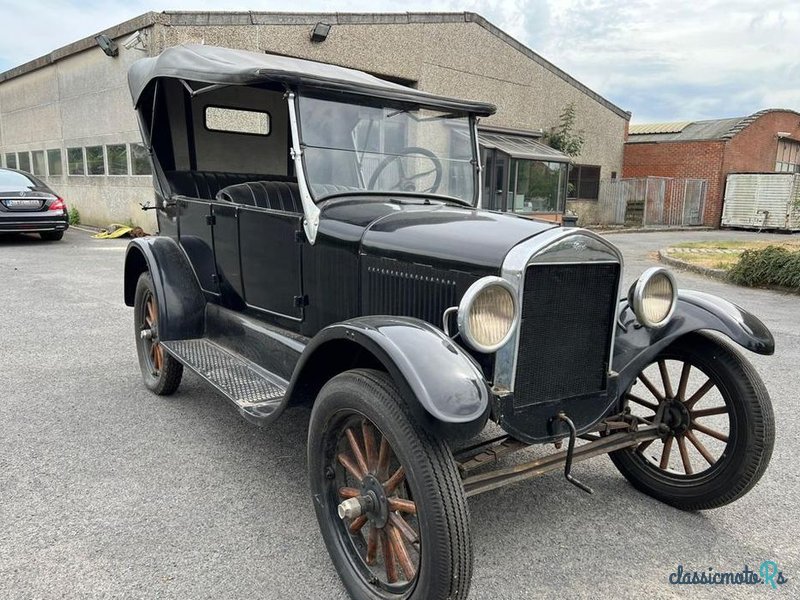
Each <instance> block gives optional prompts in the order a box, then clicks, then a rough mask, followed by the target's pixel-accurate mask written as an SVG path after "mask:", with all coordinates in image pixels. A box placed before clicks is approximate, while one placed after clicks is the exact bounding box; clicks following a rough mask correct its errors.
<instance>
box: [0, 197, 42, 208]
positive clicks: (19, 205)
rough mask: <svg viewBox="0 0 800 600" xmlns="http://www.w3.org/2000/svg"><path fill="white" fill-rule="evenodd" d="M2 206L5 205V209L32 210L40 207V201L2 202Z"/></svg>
mask: <svg viewBox="0 0 800 600" xmlns="http://www.w3.org/2000/svg"><path fill="white" fill-rule="evenodd" d="M3 204H5V205H6V208H11V209H28V210H31V209H34V208H40V207H41V206H42V201H41V200H28V199H21V200H3Z"/></svg>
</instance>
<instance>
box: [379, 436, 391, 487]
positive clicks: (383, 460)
mask: <svg viewBox="0 0 800 600" xmlns="http://www.w3.org/2000/svg"><path fill="white" fill-rule="evenodd" d="M391 459H392V447H391V446H390V445H389V440H387V439H386V437H383V438H381V447H380V450H379V452H378V470H377V473H376V475H377V476H378V478H379V479H382V478H384V477H386V475H387V471H388V470H389V461H390V460H391Z"/></svg>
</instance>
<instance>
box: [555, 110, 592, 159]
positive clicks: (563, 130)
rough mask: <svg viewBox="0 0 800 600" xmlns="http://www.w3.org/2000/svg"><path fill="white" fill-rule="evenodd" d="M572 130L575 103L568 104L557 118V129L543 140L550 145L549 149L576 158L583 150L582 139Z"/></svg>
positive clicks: (573, 127)
mask: <svg viewBox="0 0 800 600" xmlns="http://www.w3.org/2000/svg"><path fill="white" fill-rule="evenodd" d="M574 129H575V103H574V102H570V103H569V104H567V106H566V107H565V108H564V110H563V112H562V113H561V116H560V117H559V124H558V127H557V128H553V130H552V131H551V132H550V133H547V134H545V140H546V141H547V143H548V144H550V147H552V148H555V149H556V150H559V151H561V152H563V153H564V154H566V155H567V156H571V157H575V156H578V155H579V154H580V153H581V149H582V148H583V142H584V139H583V136H582V135H581V134H580V133H578V132H576V131H575V130H574Z"/></svg>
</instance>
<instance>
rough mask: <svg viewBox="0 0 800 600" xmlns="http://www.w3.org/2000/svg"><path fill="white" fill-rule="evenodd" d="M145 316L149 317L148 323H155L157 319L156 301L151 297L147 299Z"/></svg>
mask: <svg viewBox="0 0 800 600" xmlns="http://www.w3.org/2000/svg"><path fill="white" fill-rule="evenodd" d="M147 316H148V317H150V323H155V322H156V320H157V319H158V313H157V312H156V303H155V302H154V301H153V297H152V296H151V297H150V298H148V299H147Z"/></svg>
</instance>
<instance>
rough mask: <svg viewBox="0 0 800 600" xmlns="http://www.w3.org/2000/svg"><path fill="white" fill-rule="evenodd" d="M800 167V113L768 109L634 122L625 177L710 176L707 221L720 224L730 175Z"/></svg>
mask: <svg viewBox="0 0 800 600" xmlns="http://www.w3.org/2000/svg"><path fill="white" fill-rule="evenodd" d="M770 172H777V173H800V113H798V112H796V111H794V110H785V109H767V110H762V111H759V112H756V113H754V114H752V115H749V116H745V117H735V118H731V119H713V120H708V121H681V122H677V123H649V124H641V125H639V124H637V125H631V126H630V131H629V136H628V140H627V142H626V144H625V165H624V167H623V170H622V173H623V177H626V178H628V177H631V178H633V177H637V178H638V177H674V178H696V179H704V180H706V181H707V182H708V187H707V194H706V201H705V211H704V212H705V214H704V215H703V223H704V224H705V225H710V226H712V227H718V226H719V225H720V219H721V216H722V212H723V197H724V194H725V183H726V180H727V177H728V175H730V174H732V173H770Z"/></svg>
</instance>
